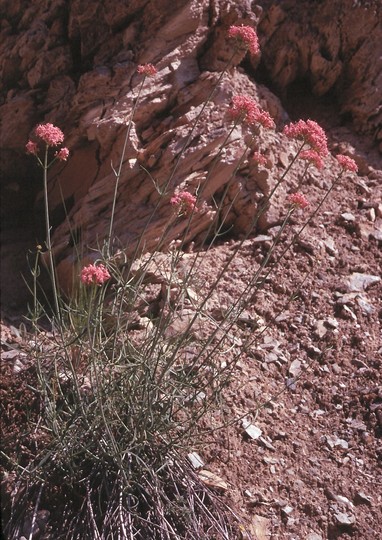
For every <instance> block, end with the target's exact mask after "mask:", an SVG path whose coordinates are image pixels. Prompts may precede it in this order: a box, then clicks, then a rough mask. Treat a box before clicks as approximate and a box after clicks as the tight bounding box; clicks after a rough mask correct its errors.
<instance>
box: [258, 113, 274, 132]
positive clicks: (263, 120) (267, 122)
mask: <svg viewBox="0 0 382 540" xmlns="http://www.w3.org/2000/svg"><path fill="white" fill-rule="evenodd" d="M256 122H258V123H259V124H261V125H262V126H263V127H265V128H267V129H272V128H274V127H275V122H274V120H273V118H272V116H271V115H270V114H269V112H267V111H263V110H261V109H259V111H258V113H257V116H256Z"/></svg>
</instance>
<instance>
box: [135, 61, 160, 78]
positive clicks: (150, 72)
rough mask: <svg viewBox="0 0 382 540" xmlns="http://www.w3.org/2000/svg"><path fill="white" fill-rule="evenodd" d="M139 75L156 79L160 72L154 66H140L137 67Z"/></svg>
mask: <svg viewBox="0 0 382 540" xmlns="http://www.w3.org/2000/svg"><path fill="white" fill-rule="evenodd" d="M137 73H140V74H141V75H146V77H154V76H155V75H156V74H157V73H158V71H157V68H156V67H155V66H153V64H140V65H139V66H138V67H137Z"/></svg>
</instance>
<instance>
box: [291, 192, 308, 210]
mask: <svg viewBox="0 0 382 540" xmlns="http://www.w3.org/2000/svg"><path fill="white" fill-rule="evenodd" d="M288 201H289V202H290V203H291V204H293V205H294V206H298V207H299V208H303V209H304V208H306V207H307V206H309V201H308V199H307V198H306V197H305V195H303V194H302V193H291V194H290V195H289V196H288Z"/></svg>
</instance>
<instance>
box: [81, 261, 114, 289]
mask: <svg viewBox="0 0 382 540" xmlns="http://www.w3.org/2000/svg"><path fill="white" fill-rule="evenodd" d="M110 277H111V276H110V274H109V271H108V270H107V268H106V266H104V265H103V264H99V265H98V266H96V265H95V264H89V265H88V266H85V267H84V268H83V269H82V271H81V281H82V283H84V284H85V285H102V284H103V283H105V281H107V280H108V279H110Z"/></svg>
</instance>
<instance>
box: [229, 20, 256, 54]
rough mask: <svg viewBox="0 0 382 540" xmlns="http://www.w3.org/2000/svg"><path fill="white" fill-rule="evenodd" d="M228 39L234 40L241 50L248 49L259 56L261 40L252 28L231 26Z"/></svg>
mask: <svg viewBox="0 0 382 540" xmlns="http://www.w3.org/2000/svg"><path fill="white" fill-rule="evenodd" d="M228 37H229V38H230V39H234V40H235V41H236V42H237V43H238V45H239V47H240V48H242V49H246V50H247V49H248V50H249V52H250V53H252V54H257V53H258V52H259V51H260V46H259V38H258V37H257V34H256V32H255V30H254V29H253V28H251V27H250V26H244V25H241V26H230V27H229V29H228Z"/></svg>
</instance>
